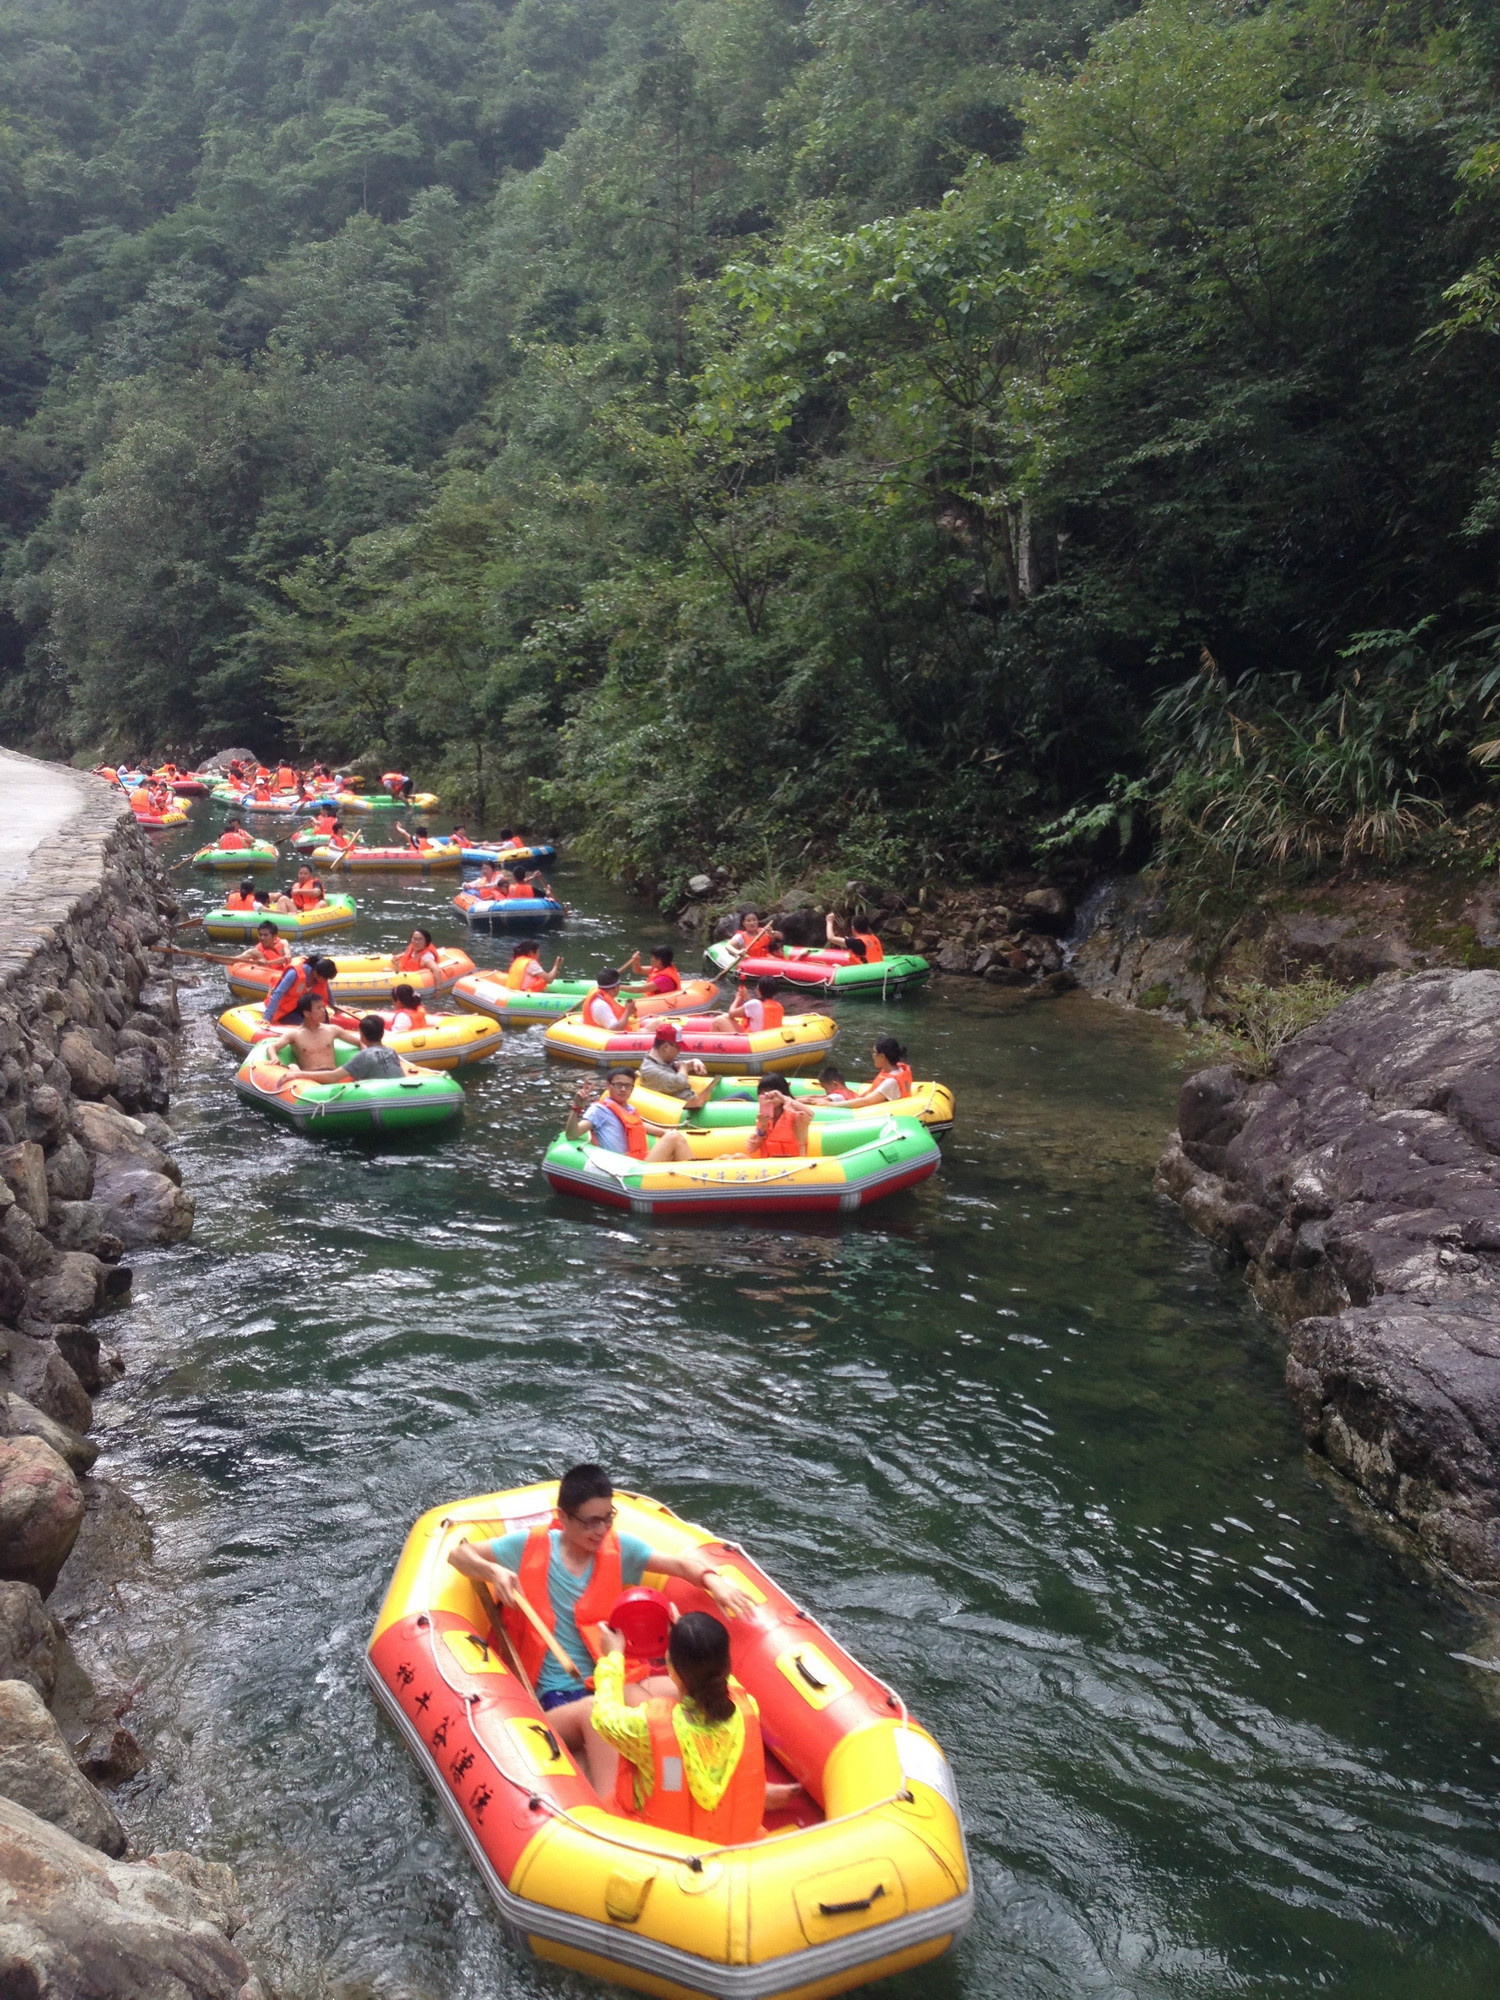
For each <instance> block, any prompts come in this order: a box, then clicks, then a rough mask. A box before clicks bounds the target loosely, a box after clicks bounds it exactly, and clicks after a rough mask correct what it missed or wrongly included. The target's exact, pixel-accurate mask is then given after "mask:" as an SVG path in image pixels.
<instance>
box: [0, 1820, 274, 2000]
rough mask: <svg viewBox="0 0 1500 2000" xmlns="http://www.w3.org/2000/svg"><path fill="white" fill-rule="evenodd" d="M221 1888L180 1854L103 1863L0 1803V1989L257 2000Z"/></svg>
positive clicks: (31, 1994)
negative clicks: (236, 1942)
mask: <svg viewBox="0 0 1500 2000" xmlns="http://www.w3.org/2000/svg"><path fill="white" fill-rule="evenodd" d="M226 1880H227V1886H226ZM233 1888H234V1884H233V1877H232V1876H230V1875H229V1871H228V1869H226V1868H222V1867H217V1868H216V1867H215V1866H214V1865H213V1864H211V1863H205V1862H199V1861H196V1860H195V1859H194V1858H193V1857H192V1856H191V1855H186V1854H157V1855H152V1856H151V1858H150V1859H149V1860H147V1861H138V1862H126V1861H112V1860H108V1859H106V1858H105V1856H104V1855H102V1854H99V1853H97V1852H96V1851H94V1850H93V1849H92V1848H88V1847H85V1846H83V1845H82V1844H81V1843H80V1842H78V1841H76V1840H73V1839H71V1838H70V1837H69V1836H68V1835H67V1834H65V1833H63V1832H61V1831H60V1830H59V1829H58V1828H57V1827H55V1826H49V1825H48V1824H47V1822H46V1821H45V1820H44V1819H41V1818H39V1817H38V1816H37V1815H36V1814H35V1813H31V1812H28V1811H27V1810H26V1809H25V1808H24V1807H23V1806H17V1805H13V1804H11V1803H9V1802H8V1801H4V1800H0V1993H3V1994H6V1995H14V1996H15V2000H263V1991H262V1988H261V1986H260V1982H259V1981H258V1980H257V1979H256V1977H255V1975H254V1973H253V1972H252V1971H251V1969H250V1967H249V1965H248V1964H247V1963H246V1961H245V1959H244V1957H243V1956H242V1955H241V1953H240V1952H238V1951H237V1950H236V1949H235V1947H234V1945H233V1944H232V1943H231V1942H230V1937H231V1935H232V1932H233V1929H234V1927H235V1923H236V1916H237V1912H236V1910H235V1907H234V1895H233Z"/></svg>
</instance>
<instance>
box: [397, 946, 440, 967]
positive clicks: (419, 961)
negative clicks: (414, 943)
mask: <svg viewBox="0 0 1500 2000" xmlns="http://www.w3.org/2000/svg"><path fill="white" fill-rule="evenodd" d="M429 956H431V957H433V958H434V960H435V959H436V953H435V952H433V950H432V946H431V945H424V946H423V947H422V949H421V951H419V952H417V953H416V954H415V955H414V954H413V952H412V948H411V946H410V945H408V946H407V947H406V949H405V951H403V952H402V954H401V956H400V957H399V958H398V959H397V960H396V970H397V971H398V972H432V971H435V970H436V967H435V965H429V964H428V963H427V960H428V957H429Z"/></svg>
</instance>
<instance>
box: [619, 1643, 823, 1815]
mask: <svg viewBox="0 0 1500 2000" xmlns="http://www.w3.org/2000/svg"><path fill="white" fill-rule="evenodd" d="M600 1641H601V1651H600V1654H599V1658H598V1660H597V1661H596V1662H595V1666H594V1707H593V1712H592V1714H591V1716H590V1718H589V1723H590V1727H591V1728H592V1729H593V1730H594V1731H595V1732H596V1734H598V1735H599V1736H601V1737H602V1738H603V1740H604V1741H605V1742H606V1743H607V1744H608V1745H609V1746H610V1747H611V1749H613V1750H616V1751H618V1752H619V1759H620V1761H619V1767H618V1775H617V1777H616V1780H615V1794H614V1801H613V1803H614V1809H615V1811H616V1812H617V1813H620V1814H622V1815H623V1816H624V1817H625V1818H627V1819H635V1820H640V1821H642V1822H643V1823H644V1824H645V1825H647V1826H657V1827H661V1828H663V1829H664V1830H670V1831H672V1832H674V1833H685V1834H689V1835H691V1836H693V1837H694V1838H695V1839H698V1840H709V1841H713V1842H714V1843H715V1844H718V1845H723V1846H726V1847H739V1846H743V1845H745V1844H746V1843H748V1842H750V1841H752V1840H758V1839H759V1838H760V1837H761V1834H762V1832H763V1831H764V1828H763V1826H762V1824H761V1822H762V1821H763V1819H764V1818H765V1814H766V1811H767V1808H768V1807H771V1808H774V1807H777V1806H784V1805H787V1804H789V1803H790V1801H791V1799H792V1797H793V1795H794V1794H795V1793H796V1792H797V1790H798V1787H797V1786H796V1785H767V1783H766V1758H765V1749H764V1745H763V1744H762V1741H761V1733H760V1711H759V1709H758V1708H757V1706H756V1703H755V1699H754V1697H753V1696H752V1695H750V1694H748V1693H747V1692H746V1691H745V1689H744V1688H742V1687H739V1686H738V1685H737V1684H736V1683H735V1682H734V1681H732V1680H731V1679H730V1674H729V1632H728V1630H727V1628H726V1627H725V1625H724V1624H723V1622H722V1621H721V1620H720V1619H718V1618H715V1617H713V1616H712V1615H711V1614H710V1613H709V1612H707V1611H690V1612H688V1613H687V1614H686V1616H685V1617H681V1618H676V1619H674V1621H673V1624H672V1629H671V1632H670V1634H669V1636H668V1639H667V1680H668V1681H669V1682H670V1684H671V1688H672V1693H671V1695H670V1696H668V1697H665V1698H664V1697H663V1696H661V1695H659V1694H648V1696H647V1699H646V1701H645V1703H644V1704H643V1705H642V1706H640V1707H631V1706H629V1705H627V1702H626V1699H625V1642H624V1639H623V1637H622V1636H621V1634H620V1633H618V1632H617V1631H615V1629H614V1628H613V1626H610V1625H605V1626H603V1627H602V1628H601V1630H600ZM648 1685H649V1686H653V1687H654V1686H655V1685H657V1683H654V1682H653V1683H649V1684H648ZM591 1768H592V1760H591Z"/></svg>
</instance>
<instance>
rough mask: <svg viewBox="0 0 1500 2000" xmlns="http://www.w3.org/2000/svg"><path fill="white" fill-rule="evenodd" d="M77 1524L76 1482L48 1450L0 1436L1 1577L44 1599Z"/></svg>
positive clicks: (24, 1440)
mask: <svg viewBox="0 0 1500 2000" xmlns="http://www.w3.org/2000/svg"><path fill="white" fill-rule="evenodd" d="M82 1520H83V1495H82V1493H81V1492H80V1491H79V1488H78V1481H77V1480H76V1479H75V1478H74V1477H73V1475H72V1473H71V1472H70V1471H69V1470H68V1467H67V1465H66V1464H65V1463H64V1461H63V1460H62V1459H61V1458H60V1457H59V1456H58V1454H57V1453H56V1452H55V1451H54V1450H53V1449H52V1447H51V1445H49V1444H47V1443H45V1442H44V1441H43V1440H42V1439H41V1438H35V1437H0V1577H9V1578H10V1579H11V1580H12V1581H14V1582H17V1583H33V1584H35V1585H36V1587H37V1589H38V1590H39V1591H40V1592H41V1593H42V1595H43V1597H45V1596H47V1594H48V1593H49V1592H50V1590H51V1589H52V1586H53V1584H55V1583H56V1582H57V1573H58V1571H59V1570H60V1569H61V1568H62V1566H63V1564H64V1563H65V1562H66V1561H67V1557H68V1551H69V1550H70V1549H71V1548H72V1546H73V1544H74V1542H75V1541H76V1540H77V1537H78V1529H79V1526H80V1524H81V1523H82Z"/></svg>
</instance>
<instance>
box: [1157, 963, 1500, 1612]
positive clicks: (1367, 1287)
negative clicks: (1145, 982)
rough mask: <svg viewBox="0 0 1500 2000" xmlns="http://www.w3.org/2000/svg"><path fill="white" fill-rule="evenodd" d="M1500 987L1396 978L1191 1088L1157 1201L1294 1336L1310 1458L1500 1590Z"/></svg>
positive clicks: (1192, 1081)
mask: <svg viewBox="0 0 1500 2000" xmlns="http://www.w3.org/2000/svg"><path fill="white" fill-rule="evenodd" d="M1497 1053H1500V972H1494V971H1480V972H1427V973H1420V974H1418V975H1417V976H1415V977H1413V978H1410V979H1404V980H1403V979H1400V978H1399V977H1388V978H1387V979H1383V980H1381V981H1380V982H1379V983H1378V984H1377V985H1375V986H1374V987H1372V988H1370V989H1368V990H1367V991H1366V992H1364V993H1361V994H1358V995H1356V996H1355V997H1354V998H1353V999H1351V1000H1348V1001H1346V1002H1345V1004H1344V1005H1343V1006H1342V1007H1340V1008H1338V1009H1337V1011H1336V1012H1335V1013H1333V1014H1330V1015H1329V1016H1328V1017H1327V1019H1326V1020H1324V1021H1321V1022H1319V1023H1318V1024H1317V1026H1316V1027H1313V1028H1309V1029H1308V1030H1306V1031H1305V1032H1304V1033H1303V1034H1302V1035H1300V1036H1298V1038H1297V1040H1296V1041H1295V1042H1293V1043H1292V1045H1291V1046H1290V1048H1289V1049H1288V1050H1287V1051H1286V1053H1285V1054H1284V1056H1283V1057H1282V1060H1281V1063H1280V1065H1279V1068H1278V1070H1277V1074H1276V1076H1275V1077H1274V1079H1273V1080H1271V1081H1268V1082H1262V1083H1254V1082H1250V1081H1248V1080H1246V1079H1245V1078H1244V1077H1242V1076H1241V1075H1239V1074H1237V1073H1236V1072H1235V1071H1233V1070H1231V1069H1222V1068H1221V1069H1209V1070H1203V1071H1200V1072H1199V1073H1198V1074H1197V1075H1196V1076H1192V1077H1189V1078H1188V1080H1187V1082H1186V1083H1184V1085H1183V1087H1182V1096H1181V1102H1180V1107H1179V1117H1178V1131H1177V1133H1176V1135H1175V1136H1174V1138H1173V1140H1172V1142H1171V1144H1170V1146H1169V1147H1168V1149H1167V1152H1166V1154H1165V1155H1164V1157H1163V1159H1162V1161H1161V1165H1160V1167H1159V1169H1158V1176H1157V1185H1158V1187H1159V1188H1160V1189H1161V1190H1162V1191H1163V1192H1165V1193H1167V1194H1170V1195H1171V1196H1173V1197H1174V1198H1175V1199H1176V1200H1177V1201H1178V1202H1179V1203H1180V1204H1181V1206H1182V1210H1183V1213H1184V1214H1185V1215H1186V1217H1187V1219H1188V1220H1189V1221H1190V1222H1191V1223H1192V1224H1193V1226H1194V1227H1195V1228H1196V1229H1198V1230H1199V1231H1200V1232H1201V1233H1202V1234H1203V1235H1205V1236H1207V1237H1208V1238H1210V1240H1211V1241H1213V1242H1215V1243H1217V1244H1219V1245H1220V1246H1222V1247H1223V1248H1224V1249H1225V1250H1226V1251H1228V1252H1229V1253H1230V1254H1231V1255H1232V1256H1235V1257H1237V1258H1240V1259H1242V1260H1244V1262H1245V1263H1246V1264H1247V1266H1248V1275H1249V1278H1250V1282H1251V1284H1252V1286H1253V1287H1254V1289H1255V1291H1256V1293H1257V1295H1258V1296H1259V1297H1260V1298H1261V1299H1262V1300H1263V1301H1264V1302H1265V1304H1266V1305H1267V1306H1268V1307H1269V1308H1271V1310H1273V1311H1274V1312H1276V1313H1277V1314H1278V1315H1279V1316H1280V1317H1281V1318H1282V1319H1283V1320H1285V1321H1286V1322H1288V1323H1289V1329H1290V1330H1289V1339H1290V1354H1289V1357H1288V1361H1287V1386H1288V1388H1289V1390H1290V1392H1291V1395H1292V1397H1293V1399H1294V1401H1295V1403H1296V1405H1297V1409H1298V1411H1299V1413H1300V1415H1301V1418H1302V1422H1303V1426H1304V1428H1305V1430H1306V1432H1307V1436H1308V1439H1309V1441H1310V1442H1311V1443H1312V1444H1313V1445H1314V1446H1315V1447H1316V1448H1317V1449H1318V1450H1320V1451H1321V1452H1323V1453H1324V1454H1325V1455H1326V1456H1327V1457H1328V1458H1329V1459H1330V1460H1331V1462H1332V1463H1333V1464H1334V1465H1336V1466H1337V1467H1338V1468H1339V1470H1340V1471H1341V1472H1343V1473H1345V1474H1346V1475H1347V1476H1348V1477H1349V1478H1350V1479H1352V1480H1354V1481H1355V1482H1356V1483H1357V1484H1358V1485H1359V1486H1360V1487H1361V1488H1362V1489H1363V1491H1364V1492H1365V1493H1366V1494H1367V1495H1368V1496H1369V1497H1370V1499H1371V1500H1373V1501H1374V1502H1375V1503H1376V1504H1377V1505H1378V1506H1380V1507H1382V1508H1385V1509H1386V1510H1388V1511H1389V1512H1390V1513H1392V1514H1394V1515H1395V1516H1396V1517H1397V1518H1398V1519H1400V1520H1401V1521H1403V1522H1404V1523H1405V1524H1406V1525H1407V1526H1408V1527H1410V1528H1412V1529H1413V1530H1415V1532H1416V1534H1417V1535H1418V1536H1419V1537H1420V1538H1421V1540H1422V1542H1423V1544H1424V1545H1425V1546H1426V1548H1427V1549H1428V1551H1429V1553H1430V1554H1431V1555H1432V1556H1433V1557H1434V1558H1435V1559H1436V1560H1437V1561H1438V1562H1439V1563H1441V1564H1443V1565H1444V1566H1445V1567H1446V1568H1448V1569H1449V1570H1450V1571H1452V1572H1453V1573H1454V1574H1455V1575H1456V1576H1457V1577H1459V1578H1460V1579H1462V1580H1463V1581H1464V1582H1465V1583H1466V1584H1469V1585H1473V1586H1478V1587H1480V1588H1485V1589H1491V1590H1494V1589H1500V1062H1497V1060H1496V1058H1497Z"/></svg>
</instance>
